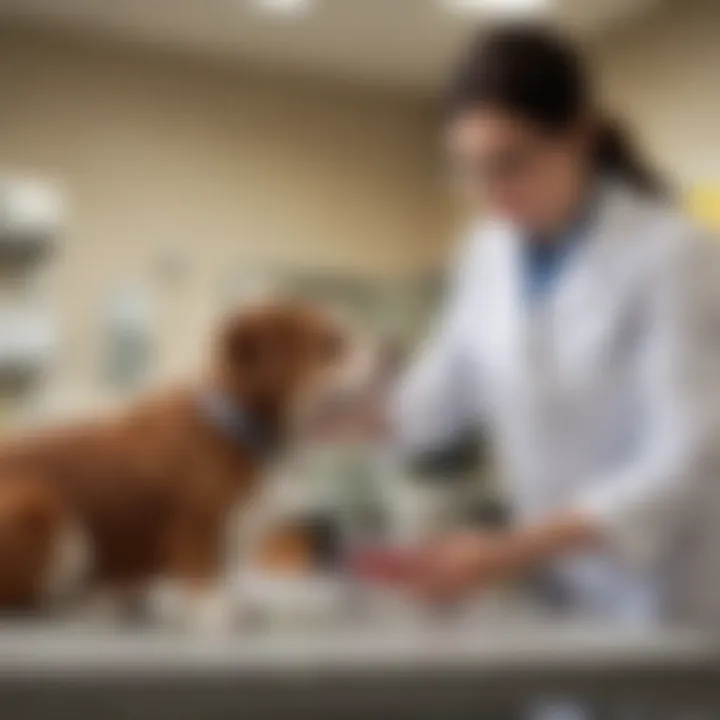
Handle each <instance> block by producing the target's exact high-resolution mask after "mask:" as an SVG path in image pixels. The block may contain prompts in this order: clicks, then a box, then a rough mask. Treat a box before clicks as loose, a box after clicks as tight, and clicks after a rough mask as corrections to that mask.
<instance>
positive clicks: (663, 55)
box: [596, 0, 720, 185]
mask: <svg viewBox="0 0 720 720" xmlns="http://www.w3.org/2000/svg"><path fill="white" fill-rule="evenodd" d="M596 51H597V61H598V66H599V69H600V72H601V77H602V80H603V83H604V90H605V96H606V97H607V98H608V100H609V102H610V103H611V105H612V106H613V107H614V108H615V109H616V110H617V111H618V112H620V113H621V114H622V115H624V116H625V117H627V118H629V120H630V121H631V122H632V123H633V125H634V126H635V128H636V131H637V134H638V136H639V139H640V140H641V141H642V142H643V144H644V145H645V146H646V147H647V149H648V150H649V151H650V152H651V153H652V155H653V156H654V157H655V158H657V160H658V161H659V163H660V164H661V166H662V167H663V168H664V169H665V170H666V171H667V172H668V173H670V174H671V175H672V176H673V177H674V178H676V179H677V180H679V181H680V182H681V183H682V184H683V185H690V184H692V183H694V182H697V181H702V180H714V181H715V182H720V2H718V1H717V0H684V1H681V0H674V1H671V2H668V1H667V0H666V2H665V3H664V4H663V6H662V7H661V8H660V9H658V10H656V11H654V12H651V13H650V14H649V16H648V17H647V18H645V19H643V20H642V21H638V22H636V23H634V24H633V25H632V26H630V27H626V28H621V29H618V30H614V31H613V32H612V33H611V34H609V35H608V36H607V37H605V38H604V39H603V41H602V42H601V43H599V45H598V47H597V48H596Z"/></svg>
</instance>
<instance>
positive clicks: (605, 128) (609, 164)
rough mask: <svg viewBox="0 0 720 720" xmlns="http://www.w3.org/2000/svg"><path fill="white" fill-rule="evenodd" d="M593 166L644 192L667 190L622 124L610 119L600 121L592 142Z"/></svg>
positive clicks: (653, 193) (661, 194) (602, 172)
mask: <svg viewBox="0 0 720 720" xmlns="http://www.w3.org/2000/svg"><path fill="white" fill-rule="evenodd" d="M595 166H596V168H597V169H598V171H599V172H600V173H601V174H603V175H607V176H609V177H611V178H615V179H618V180H620V181H622V182H625V183H626V184H627V185H629V186H630V187H632V188H633V189H635V190H638V191H640V192H641V193H645V194H647V195H654V196H663V195H666V194H668V186H667V184H666V182H665V180H664V179H663V178H662V177H661V176H660V175H659V173H657V172H656V171H655V170H654V169H653V168H652V167H651V166H650V165H649V164H648V163H647V162H646V160H645V158H644V157H643V156H642V154H641V153H640V152H639V151H638V149H637V147H636V146H635V144H634V143H633V141H632V138H631V137H630V136H629V135H628V133H627V131H626V130H625V128H624V127H623V126H622V125H621V124H620V123H617V122H615V121H612V120H609V121H608V120H606V121H605V122H603V123H601V125H600V128H599V130H598V134H597V139H596V144H595Z"/></svg>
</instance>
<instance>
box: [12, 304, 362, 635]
mask: <svg viewBox="0 0 720 720" xmlns="http://www.w3.org/2000/svg"><path fill="white" fill-rule="evenodd" d="M359 347H360V345H359V343H357V342H356V341H355V340H354V339H352V338H351V337H350V334H349V332H348V331H347V330H346V329H343V328H341V326H340V325H339V323H338V322H336V321H334V320H333V319H331V318H330V317H328V316H326V315H325V314H323V313H321V312H319V311H318V310H316V309H311V308H308V307H298V306H296V305H294V304H290V303H284V302H277V303H274V304H265V305H263V306H257V307H255V308H253V309H250V310H246V311H245V312H242V313H240V314H239V315H238V316H236V317H234V318H231V319H230V321H229V322H227V323H226V324H225V325H224V327H223V328H222V330H221V333H220V335H219V338H218V341H217V344H216V347H215V351H214V353H213V362H212V366H211V367H212V370H211V374H210V377H209V379H208V381H207V382H206V383H205V385H204V386H203V387H200V388H197V389H185V390H180V391H176V392H173V393H169V394H167V395H164V396H161V397H158V398H157V399H154V400H150V401H148V402H146V403H144V404H143V405H141V406H139V407H135V408H134V409H132V410H131V411H130V412H128V413H126V414H125V415H123V416H122V417H119V418H118V419H116V420H114V421H112V422H108V423H105V424H100V423H91V424H88V425H86V426H84V427H74V428H70V429H62V430H58V431H51V432H45V433H43V434H40V435H38V436H34V437H30V438H26V439H22V440H19V439H18V440H14V441H10V442H7V443H5V445H4V446H3V447H2V448H0V609H10V608H22V607H30V606H36V605H37V604H38V603H41V602H43V601H46V602H47V601H54V600H58V599H60V598H61V596H63V595H66V594H67V593H68V591H73V592H76V591H77V589H78V584H79V583H80V582H81V579H82V582H84V585H83V587H84V588H87V589H88V590H89V589H93V590H102V591H109V592H116V591H125V590H129V589H132V590H136V589H138V588H142V589H144V590H145V589H146V590H147V591H149V592H150V594H151V596H153V597H155V599H156V600H157V603H158V611H159V612H160V613H162V615H163V617H167V618H168V619H172V620H187V621H189V622H196V621H197V622H198V623H200V624H213V623H214V624H217V623H219V622H224V620H225V615H226V614H227V612H228V610H229V609H228V607H227V600H226V599H225V598H224V597H223V592H222V585H223V577H224V571H225V566H226V564H227V562H228V546H227V540H226V537H227V528H228V522H229V520H230V518H231V517H232V516H233V514H234V511H235V510H236V509H237V508H238V506H242V505H243V504H245V503H247V501H248V499H249V497H250V495H251V494H252V493H253V490H254V489H255V488H256V486H257V483H258V480H259V478H260V476H261V474H262V472H263V469H264V466H265V465H266V464H267V462H268V461H269V460H270V459H271V458H273V457H274V456H275V454H276V453H277V451H278V450H279V448H280V447H281V446H282V444H283V443H285V442H286V441H287V440H288V438H289V435H290V434H291V433H292V431H293V429H294V428H295V427H297V424H298V423H302V418H303V417H306V416H307V415H309V414H311V413H312V412H313V410H314V409H316V408H317V407H319V406H320V405H321V404H322V403H324V402H325V401H326V400H330V399H332V396H333V395H334V394H335V393H337V392H338V391H344V390H347V388H348V383H352V382H354V381H356V380H360V379H361V376H362V375H364V374H365V372H366V371H369V369H370V364H371V363H369V362H368V360H369V359H370V353H366V352H360V351H359V350H358V348H359Z"/></svg>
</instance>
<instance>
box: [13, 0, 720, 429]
mask: <svg viewBox="0 0 720 720" xmlns="http://www.w3.org/2000/svg"><path fill="white" fill-rule="evenodd" d="M473 5H477V7H473ZM515 5H517V6H518V7H517V8H515V14H517V13H519V12H522V11H523V8H522V7H520V6H522V5H525V6H527V7H526V8H525V9H526V10H528V11H532V12H535V13H540V14H543V13H544V14H546V15H547V17H548V20H549V21H550V22H555V23H557V24H559V25H560V26H562V27H566V28H567V29H569V30H570V31H571V32H573V33H575V34H577V35H578V36H579V37H580V38H581V39H582V41H583V42H584V43H585V45H586V46H587V48H588V51H589V52H590V53H591V54H592V56H593V58H594V60H595V64H596V66H597V69H598V72H599V74H600V77H601V81H602V85H603V87H604V92H605V94H606V96H607V99H608V101H609V105H610V108H611V109H616V110H617V112H618V114H619V115H620V116H621V117H624V118H626V119H627V120H628V122H629V123H631V124H632V126H633V127H634V129H635V132H636V134H637V135H638V136H639V137H640V138H641V139H642V144H643V145H644V146H645V148H646V149H647V151H648V152H649V153H650V154H651V156H652V157H653V158H654V159H655V160H656V161H657V162H658V164H659V165H660V166H661V168H663V169H664V170H665V171H666V172H667V173H668V174H669V175H670V177H672V179H673V180H674V181H675V182H676V184H677V186H678V188H679V189H680V193H681V195H682V197H683V198H684V199H686V200H687V202H688V204H689V205H692V206H693V207H696V209H697V210H698V212H702V213H703V214H704V215H706V216H707V219H709V220H710V221H711V222H712V220H713V214H714V213H715V212H716V205H715V202H716V200H715V197H714V193H715V191H716V190H718V191H719V192H720V153H719V152H718V151H717V147H716V143H717V128H718V126H720V97H719V96H718V93H717V78H718V73H720V42H719V40H720V5H719V4H718V3H717V2H714V0H690V1H689V2H688V1H685V2H679V1H677V0H676V1H672V0H665V1H660V0H657V1H653V0H622V1H621V2H606V3H596V2H593V1H592V0H584V1H583V2H555V3H552V4H547V6H546V7H542V5H543V4H542V3H537V2H536V3H530V2H524V3H517V2H514V3H513V2H508V3H502V2H497V1H496V2H490V3H485V4H484V3H482V2H478V3H472V2H457V0H456V2H455V4H453V2H452V1H451V0H447V1H446V2H434V1H433V2H431V1H430V0H400V1H399V2H382V1H381V0H363V2H359V0H357V1H354V0H332V2H329V1H328V0H314V1H309V2H306V3H301V2H295V3H292V2H289V0H287V1H286V2H270V1H269V0H265V1H263V0H245V1H243V0H233V1H232V2H228V1H227V0H213V1H212V2H207V1H206V2H193V1H192V0H183V1H182V2H178V1H177V0H176V1H174V2H171V1H170V0H168V1H167V2H165V3H162V2H157V3H142V2H137V1H134V2H133V1H130V2H124V3H116V2H100V1H99V0H98V1H96V2H92V1H89V0H61V1H60V2H58V1H56V0H21V1H20V0H2V1H1V2H0V97H2V103H1V108H0V171H1V175H2V178H3V185H2V194H3V197H2V198H1V199H0V208H3V206H4V208H3V212H4V213H5V215H6V216H9V214H11V213H12V212H14V210H12V208H11V205H12V204H13V203H15V202H17V199H16V196H15V195H13V193H14V192H16V193H20V194H21V193H22V192H26V193H30V195H31V196H32V194H33V193H35V195H37V196H38V197H36V198H35V200H34V201H33V200H32V197H31V200H30V205H32V203H33V202H35V203H38V204H39V206H40V210H39V211H38V212H40V214H42V213H43V212H46V213H49V215H48V217H47V218H45V220H46V221H47V222H48V223H50V225H52V227H43V228H41V229H40V231H38V232H39V234H44V235H47V237H46V238H44V239H43V242H45V241H46V242H47V245H48V248H47V250H48V252H44V251H42V252H38V253H37V256H38V257H37V262H29V263H28V262H26V261H25V260H23V261H22V262H14V260H13V257H12V256H13V252H12V251H8V252H5V253H3V256H4V257H5V259H6V261H4V262H3V265H4V266H5V267H4V269H3V273H2V276H3V282H2V313H1V314H0V317H1V318H2V322H3V324H4V325H5V328H4V329H3V330H2V331H1V332H0V334H2V335H3V347H4V351H3V352H2V357H5V361H4V365H6V366H7V367H6V369H7V373H6V375H8V377H10V378H11V382H4V383H3V388H4V389H3V402H2V423H3V425H5V426H8V425H9V426H14V425H17V424H25V423H28V422H30V423H35V422H42V421H44V420H46V419H48V418H56V417H65V416H68V415H72V414H75V413H82V412H86V411H88V410H93V409H96V408H98V407H100V406H104V405H105V404H107V403H108V402H114V401H115V400H117V399H119V398H125V397H127V396H128V395H130V394H132V393H136V392H139V391H145V390H146V389H147V388H149V387H154V386H160V385H163V384H167V383H168V382H170V381H171V380H173V379H176V378H180V377H187V376H190V375H192V374H193V373H194V372H197V369H198V368H199V367H200V365H201V362H202V353H203V349H204V347H205V346H206V344H207V342H208V339H209V331H210V329H211V328H212V326H213V321H214V319H215V318H216V317H217V315H218V314H220V313H221V312H222V310H223V309H225V308H227V307H228V306H229V305H231V304H232V303H234V302H236V301H239V300H241V299H242V298H243V297H244V296H245V295H246V294H249V293H251V291H253V290H255V289H256V287H257V286H258V285H263V286H265V287H269V288H270V289H272V288H273V287H282V286H288V285H292V286H293V287H294V286H300V287H301V288H302V290H303V291H307V290H308V288H309V289H310V290H311V291H313V287H315V289H317V288H318V287H320V288H321V291H320V293H319V294H320V295H321V296H323V294H325V295H329V296H335V297H336V298H337V297H339V298H340V300H341V302H348V303H350V304H354V306H355V307H356V308H360V309H361V312H362V313H363V314H364V317H366V318H368V319H369V321H370V323H375V325H376V327H377V329H378V332H383V333H386V334H389V335H392V336H395V337H399V338H400V339H401V342H400V344H402V345H403V346H405V347H409V346H411V345H412V342H413V339H414V338H416V337H417V336H418V335H419V334H420V333H421V329H422V328H423V327H424V325H425V323H426V319H427V316H430V315H431V311H432V307H433V304H434V302H435V298H436V295H437V288H438V287H439V285H440V283H439V277H440V276H441V275H442V270H443V265H444V260H445V258H446V256H447V254H448V250H449V248H450V247H451V245H452V242H453V240H454V238H455V236H456V234H457V230H458V228H460V227H461V226H462V220H463V218H462V216H461V215H460V213H459V212H458V210H457V208H455V207H454V206H453V204H452V201H451V198H450V197H449V194H448V192H447V188H446V187H445V184H444V180H445V178H444V174H443V171H444V168H443V164H442V163H443V161H442V146H441V135H440V129H441V122H442V107H441V97H440V96H441V92H442V81H443V78H444V77H445V75H446V73H447V71H448V68H449V67H450V65H451V63H452V60H453V58H454V57H455V55H456V53H457V51H458V49H459V48H460V47H461V46H462V42H463V40H464V39H465V38H467V37H468V36H469V35H470V34H471V33H472V32H473V31H474V30H475V29H476V27H477V26H478V25H482V23H483V22H484V21H487V19H489V18H491V17H493V16H495V15H497V14H498V13H500V12H507V11H508V9H512V7H513V6H515ZM496 6H497V7H496ZM530 6H534V7H530ZM43 207H44V208H45V210H43ZM50 216H52V219H49V218H50ZM0 222H2V212H0ZM6 224H7V221H6ZM6 230H8V232H9V231H10V228H9V227H7V228H6ZM5 234H7V233H5ZM29 234H32V233H29ZM35 234H36V235H37V234H38V233H35ZM36 239H37V238H36ZM10 245H11V243H9V242H8V243H5V246H6V247H9V246H10ZM20 254H21V255H22V254H23V253H22V252H21V253H20ZM32 254H33V253H30V255H32ZM385 291H386V292H385ZM383 292H384V294H383ZM381 296H382V302H381V301H379V300H378V298H379V297H381ZM368 298H370V299H371V300H373V301H374V302H369V301H368ZM370 305H372V307H370ZM17 365H21V366H23V368H24V369H23V368H20V372H18V368H17V367H16V366H17ZM25 375H27V377H25ZM18 377H19V378H20V380H21V381H20V382H16V380H17V378H18Z"/></svg>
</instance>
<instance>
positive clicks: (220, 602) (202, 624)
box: [147, 581, 235, 635]
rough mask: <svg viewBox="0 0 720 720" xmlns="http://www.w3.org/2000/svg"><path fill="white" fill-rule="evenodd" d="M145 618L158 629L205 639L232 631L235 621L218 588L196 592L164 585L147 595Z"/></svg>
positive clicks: (227, 600) (225, 596) (226, 597)
mask: <svg viewBox="0 0 720 720" xmlns="http://www.w3.org/2000/svg"><path fill="white" fill-rule="evenodd" d="M147 607H148V614H149V616H150V618H151V619H152V620H153V621H154V622H157V623H158V624H159V625H162V626H165V627H172V628H176V629H182V630H189V631H192V632H198V633H202V634H206V635H220V634H221V633H225V632H227V631H229V630H230V629H232V627H233V625H234V620H235V613H234V605H233V602H232V597H231V596H230V595H229V594H228V593H226V592H224V591H223V590H222V589H221V588H215V587H213V588H208V589H205V590H198V589H196V588H187V587H185V586H184V585H182V584H180V583H177V582H172V581H165V582H162V583H158V584H156V585H155V586H154V587H153V588H152V589H151V590H150V591H149V593H148V598H147Z"/></svg>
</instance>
